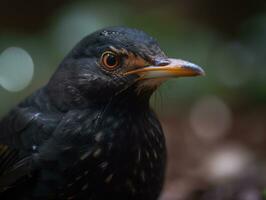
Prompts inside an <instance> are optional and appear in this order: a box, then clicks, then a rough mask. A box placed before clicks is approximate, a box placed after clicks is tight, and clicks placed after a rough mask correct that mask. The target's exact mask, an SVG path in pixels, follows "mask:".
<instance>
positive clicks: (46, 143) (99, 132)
mask: <svg viewBox="0 0 266 200" xmlns="http://www.w3.org/2000/svg"><path fill="white" fill-rule="evenodd" d="M105 51H114V52H116V54H117V55H118V54H119V63H120V66H119V67H118V68H116V69H115V70H112V71H108V69H107V68H104V67H103V66H102V64H101V61H100V60H101V56H102V55H103V52H105ZM118 51H119V53H117V52H118ZM148 64H149V65H152V64H153V65H158V66H164V65H167V64H169V61H168V60H167V57H166V56H165V54H164V53H163V52H162V51H161V50H160V48H159V46H158V44H157V42H156V41H155V40H154V39H153V38H152V37H150V36H149V35H147V34H145V33H144V32H142V31H139V30H135V29H129V28H124V27H112V28H106V29H103V30H100V31H97V32H95V33H93V34H91V35H89V36H88V37H86V38H85V39H83V40H82V41H81V42H80V43H79V44H77V46H76V47H75V48H74V49H73V50H72V51H71V52H70V53H69V54H68V55H67V56H66V58H65V59H64V60H63V62H62V63H61V64H60V66H59V67H58V69H57V71H56V72H55V74H54V75H53V77H52V78H51V80H50V81H49V82H48V84H47V85H45V86H44V87H42V88H41V89H39V90H38V91H36V92H35V93H34V94H32V95H31V96H30V97H28V98H27V99H26V100H24V101H23V102H22V103H20V104H19V105H18V106H17V107H15V108H14V109H12V111H10V113H9V114H8V115H7V116H6V117H4V118H3V119H2V120H1V122H0V197H1V200H2V199H90V200H101V199H117V200H119V199H121V200H122V199H123V200H124V199H128V200H130V199H132V200H142V199H143V200H144V199H145V200H155V199H157V198H158V196H159V194H160V191H161V189H162V185H163V179H164V171H165V161H166V150H165V141H164V136H163V132H162V129H161V126H160V123H159V121H158V120H157V118H156V116H155V114H154V113H153V111H152V110H151V108H150V106H149V98H150V96H151V94H152V93H153V91H154V90H155V89H156V87H157V86H158V85H159V84H158V83H157V82H156V84H155V82H154V81H152V82H147V81H146V79H145V80H143V81H139V79H138V78H139V77H140V75H138V74H133V73H132V74H129V75H125V74H126V73H128V71H130V70H131V71H132V70H135V69H142V68H144V67H146V66H147V65H148ZM188 68H189V70H191V69H192V68H193V69H194V68H195V67H194V65H188ZM195 69H196V68H195ZM197 70H198V68H197ZM197 73H198V72H197ZM152 80H153V79H152ZM156 80H157V79H156ZM158 82H159V83H161V81H160V80H159V81H158ZM144 83H145V84H144Z"/></svg>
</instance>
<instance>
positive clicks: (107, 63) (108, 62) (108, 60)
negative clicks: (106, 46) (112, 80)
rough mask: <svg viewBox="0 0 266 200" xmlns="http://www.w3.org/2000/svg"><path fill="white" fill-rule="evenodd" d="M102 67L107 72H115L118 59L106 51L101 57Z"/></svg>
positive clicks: (118, 63)
mask: <svg viewBox="0 0 266 200" xmlns="http://www.w3.org/2000/svg"><path fill="white" fill-rule="evenodd" d="M101 63H102V66H103V67H104V68H105V69H107V70H115V69H116V68H117V67H118V66H119V65H120V58H119V56H118V55H117V54H115V53H113V52H112V51H106V52H104V53H103V54H102V56H101Z"/></svg>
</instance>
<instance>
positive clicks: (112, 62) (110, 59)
mask: <svg viewBox="0 0 266 200" xmlns="http://www.w3.org/2000/svg"><path fill="white" fill-rule="evenodd" d="M106 62H107V64H108V65H109V66H114V65H116V62H117V60H116V56H114V55H112V54H108V57H107V60H106Z"/></svg>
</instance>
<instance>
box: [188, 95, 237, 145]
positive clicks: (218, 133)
mask: <svg viewBox="0 0 266 200" xmlns="http://www.w3.org/2000/svg"><path fill="white" fill-rule="evenodd" d="M231 115H232V114H231V110H230V108H229V107H228V106H227V105H226V104H225V102H223V101H222V100H221V99H219V98H218V97H215V96H207V97H203V98H202V99H200V100H199V101H198V102H196V104H195V105H194V106H193V107H192V110H191V113H190V124H191V127H192V129H193V130H194V133H195V134H196V135H197V136H199V137H200V138H202V139H204V140H207V141H215V140H217V139H220V138H221V137H223V136H224V135H225V134H226V132H227V130H228V129H229V128H230V127H231V123H232V116H231Z"/></svg>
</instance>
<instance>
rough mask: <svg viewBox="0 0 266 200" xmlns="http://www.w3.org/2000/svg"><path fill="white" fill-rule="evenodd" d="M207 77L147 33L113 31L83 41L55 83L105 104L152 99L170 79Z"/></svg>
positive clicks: (110, 29)
mask: <svg viewBox="0 0 266 200" xmlns="http://www.w3.org/2000/svg"><path fill="white" fill-rule="evenodd" d="M203 74H204V71H203V70H202V69H201V68H200V67H199V66H197V65H195V64H193V63H190V62H188V61H184V60H181V59H174V58H168V57H167V56H166V55H165V53H164V52H163V51H162V50H161V48H160V47H159V45H158V43H157V41H156V40H155V39H154V38H152V37H151V36H149V35H148V34H146V33H144V32H143V31H140V30H137V29H131V28H126V27H110V28H105V29H102V30H99V31H97V32H94V33H92V34H90V35H89V36H87V37H85V38H84V39H83V40H81V41H80V42H79V43H78V44H77V45H76V47H75V48H74V49H73V50H72V51H71V52H70V53H69V54H68V55H67V56H66V58H65V59H64V60H63V62H62V63H61V66H60V67H59V70H58V71H57V73H56V74H55V76H54V78H53V79H55V80H57V81H56V82H57V84H56V85H57V86H58V87H59V85H60V84H61V85H63V87H68V88H70V89H69V90H72V92H73V91H75V92H76V93H78V94H79V95H80V96H82V97H86V98H87V99H91V101H96V102H101V101H106V100H107V99H109V98H110V97H114V96H119V94H121V93H123V92H127V93H130V94H131V96H132V95H133V96H136V97H137V98H141V97H143V96H145V97H148V98H149V97H150V95H151V94H152V93H153V91H154V90H156V88H157V87H158V86H159V85H160V84H161V83H162V82H164V81H165V80H167V79H169V78H173V77H182V76H197V75H203ZM62 83H64V84H62ZM64 90H66V88H65V89H64ZM75 92H73V93H75ZM75 95H76V94H72V96H75Z"/></svg>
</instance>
